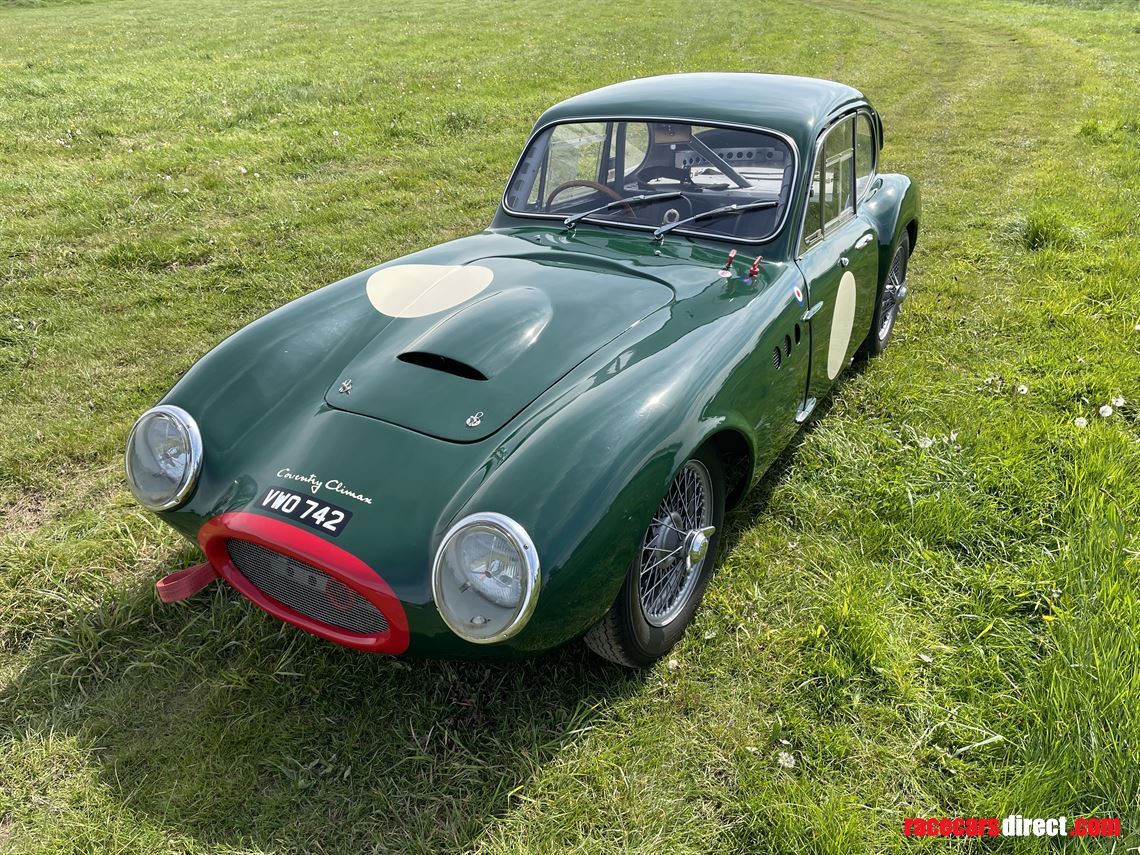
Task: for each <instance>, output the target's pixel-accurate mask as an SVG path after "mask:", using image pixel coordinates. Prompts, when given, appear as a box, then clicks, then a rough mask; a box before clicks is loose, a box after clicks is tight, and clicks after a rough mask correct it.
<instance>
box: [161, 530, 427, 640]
mask: <svg viewBox="0 0 1140 855" xmlns="http://www.w3.org/2000/svg"><path fill="white" fill-rule="evenodd" d="M198 544H199V545H200V546H201V547H202V551H203V552H205V553H206V558H207V559H208V561H209V568H210V569H212V570H213V571H214V573H213V574H211V573H209V572H208V571H207V570H205V569H204V568H203V569H201V570H200V569H199V568H195V570H196V571H198V572H196V573H192V574H191V575H190V577H189V578H190V579H192V580H193V582H194V583H200V584H198V587H197V588H194V587H193V585H192V584H190V585H187V584H183V585H182V586H181V587H178V588H174V589H172V588H171V583H172V581H173V583H174V584H175V585H177V584H178V583H179V582H182V580H183V579H186V578H187V577H185V576H182V575H180V574H172V575H171V576H168V577H166V579H164V580H162V581H161V582H160V583H159V594H160V596H163V591H164V585H165V589H166V590H167V591H171V590H177V591H178V593H179V594H180V596H176V597H173V598H176V599H181V598H182V596H189V595H190V594H192V593H194V591H195V590H199V589H200V588H201V587H202V585H204V584H206V583H207V582H208V581H209V580H210V578H212V576H213V575H214V574H216V575H217V576H221V577H222V578H223V579H225V580H226V581H227V582H229V584H230V585H232V586H233V587H234V588H236V589H237V591H238V592H239V593H240V594H241V595H242V596H244V597H245V598H246V599H248V600H249V601H250V602H252V603H253V604H254V605H256V606H257V607H259V608H261V609H263V610H265V611H267V612H269V614H271V615H273V616H274V617H276V618H279V619H280V620H283V621H285V622H286V623H290V624H292V625H293V626H296V627H299V628H300V629H303V630H306V631H307V632H311V633H313V634H314V635H318V636H320V637H321V638H325V639H328V640H329V641H332V642H335V643H337V644H341V645H343V646H345V647H352V648H355V649H357V650H364V651H367V652H369V653H390V654H399V653H403V652H404V651H405V650H407V649H408V642H409V637H410V636H409V630H408V618H407V614H406V613H405V611H404V607H403V604H402V603H401V602H400V600H399V598H397V597H396V595H395V593H393V591H392V589H391V587H389V585H388V583H387V582H385V581H384V580H383V579H382V578H381V577H380V576H379V574H377V573H376V571H374V570H373V569H372V568H371V567H369V566H368V565H367V564H365V563H364V562H363V561H361V560H360V559H359V558H357V557H356V556H355V555H352V554H351V553H349V552H346V551H345V550H343V549H341V548H340V547H338V546H334V545H333V544H331V543H329V542H327V541H325V540H323V539H321V538H320V537H318V536H316V535H315V534H310V533H309V532H307V531H303V530H301V529H299V528H296V527H294V526H291V525H289V524H288V523H285V522H281V521H278V520H274V519H270V518H268V517H264V516H260V515H258V514H250V513H244V512H240V511H239V512H232V513H223V514H220V515H218V516H216V517H214V518H212V519H210V520H209V521H208V522H206V524H205V525H203V526H202V528H201V529H200V530H199V532H198ZM182 573H183V574H184V573H186V571H182ZM163 599H168V597H166V596H164V597H163Z"/></svg>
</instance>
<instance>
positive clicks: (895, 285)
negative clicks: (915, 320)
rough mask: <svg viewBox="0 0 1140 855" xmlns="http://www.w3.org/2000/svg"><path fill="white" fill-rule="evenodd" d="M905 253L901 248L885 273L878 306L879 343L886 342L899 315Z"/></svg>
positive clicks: (904, 277) (904, 280) (904, 283)
mask: <svg viewBox="0 0 1140 855" xmlns="http://www.w3.org/2000/svg"><path fill="white" fill-rule="evenodd" d="M906 263H907V253H906V252H905V251H904V250H903V248H902V247H899V251H898V252H896V253H895V257H894V259H893V260H892V261H891V269H890V271H889V272H888V273H887V280H886V282H884V283H883V296H882V300H881V302H880V304H879V325H878V336H879V341H881V342H883V341H886V340H887V339H888V338H889V337H890V334H891V329H892V328H893V327H894V325H895V318H896V317H898V313H899V294H900V293H902V290H903V287H904V286H905V285H906Z"/></svg>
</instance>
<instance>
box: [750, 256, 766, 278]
mask: <svg viewBox="0 0 1140 855" xmlns="http://www.w3.org/2000/svg"><path fill="white" fill-rule="evenodd" d="M763 260H764V258H763V256H760V255H758V256H756V260H755V261H753V262H752V266H751V267H749V268H748V278H749V279H755V278H756V277H757V276H759V275H760V262H761V261H763Z"/></svg>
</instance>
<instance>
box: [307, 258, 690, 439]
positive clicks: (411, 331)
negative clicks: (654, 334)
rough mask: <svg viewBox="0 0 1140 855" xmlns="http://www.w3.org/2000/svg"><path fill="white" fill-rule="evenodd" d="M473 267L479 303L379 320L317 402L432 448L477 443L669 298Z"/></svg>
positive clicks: (568, 272)
mask: <svg viewBox="0 0 1140 855" xmlns="http://www.w3.org/2000/svg"><path fill="white" fill-rule="evenodd" d="M479 265H480V266H481V267H485V268H487V269H488V270H489V272H492V273H493V278H492V280H491V281H490V283H489V284H488V285H487V287H485V288H484V289H483V290H482V291H481V292H480V293H479V294H478V295H476V296H473V297H469V298H468V299H467V300H466V301H463V302H461V303H459V304H458V305H456V306H454V307H452V308H447V309H442V310H439V311H436V312H433V313H431V314H425V315H422V316H418V317H409V316H407V315H404V316H400V317H388V316H378V318H377V321H378V322H379V323H378V327H379V329H378V332H377V333H376V335H375V336H374V337H373V338H372V339H371V341H368V342H367V343H366V344H365V345H364V346H363V347H362V348H361V349H360V350H359V352H357V353H356V355H355V356H354V357H353V358H352V359H351V360H350V361H349V363H348V364H347V365H346V366H345V367H344V368H343V369H342V370H341V372H340V375H339V376H338V377H337V378H336V380H335V381H334V382H333V384H332V385H331V386H330V387H329V389H328V391H327V392H326V394H325V402H326V403H327V404H328V405H329V406H330V407H334V408H336V409H339V410H347V411H348V412H353V413H359V414H360V415H364V416H370V417H372V418H375V419H381V420H383V421H386V422H391V423H392V424H396V425H400V426H402V427H406V428H408V429H410V430H414V431H418V432H420V433H425V434H428V435H429V436H434V437H438V438H439V439H445V440H450V441H452V442H476V441H478V440H481V439H484V438H486V437H488V436H490V435H491V434H493V433H494V432H495V431H497V430H498V429H499V428H500V427H502V426H503V425H504V424H506V423H507V422H508V421H510V420H511V419H512V418H514V416H515V415H517V414H518V413H519V412H520V411H521V410H522V409H523V408H524V407H526V406H527V405H528V404H530V403H531V402H532V401H533V400H534V399H535V398H537V397H538V396H539V395H541V394H542V393H543V392H545V391H546V390H547V389H549V388H550V387H551V386H552V385H553V384H554V383H556V382H557V381H558V380H559V379H560V378H561V377H563V376H564V375H565V374H566V373H567V372H568V371H570V370H571V369H572V368H573V367H574V366H575V365H577V364H578V363H580V362H581V361H582V360H583V359H585V358H586V357H588V356H589V355H590V354H592V353H594V352H595V351H596V350H597V349H598V348H599V347H601V346H602V345H604V344H606V343H607V342H610V341H612V340H613V339H615V338H616V337H617V336H619V335H621V333H622V332H623V331H625V330H626V329H628V328H629V327H630V326H632V325H633V324H635V323H637V322H638V321H640V320H641V319H642V318H644V317H645V316H646V315H648V314H649V313H651V312H653V311H655V310H657V309H659V308H661V307H662V306H664V305H667V304H668V303H669V302H670V300H671V299H672V297H673V292H672V290H671V289H670V288H668V287H666V286H664V285H662V284H660V283H658V282H654V281H651V280H647V279H644V278H642V277H640V276H636V275H629V274H620V273H613V272H609V271H606V272H605V273H599V272H598V271H594V270H583V269H577V268H566V267H555V266H552V265H548V264H542V263H539V262H536V261H531V260H525V259H521V258H504V257H495V258H482V259H480V260H479ZM372 296H373V295H371V294H370V298H371V297H372ZM372 305H373V306H374V305H375V302H373V303H372ZM381 315H382V313H381ZM349 380H351V381H352V382H351V384H349V390H348V391H346V392H342V391H341V389H342V387H343V386H344V385H345V383H346V381H349Z"/></svg>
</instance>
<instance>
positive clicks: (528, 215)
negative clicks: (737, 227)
mask: <svg viewBox="0 0 1140 855" xmlns="http://www.w3.org/2000/svg"><path fill="white" fill-rule="evenodd" d="M578 122H646V123H649V122H661V123H666V124H668V123H678V124H699V125H702V126H703V127H708V128H723V129H725V130H735V131H753V132H755V133H761V134H768V135H770V136H772V137H775V138H776V139H778V140H780V141H782V142H783V143H785V144H786V145H787V146H788V148H789V149H790V150H791V152H792V175H791V178H790V180H789V181H788V186H789V190H788V201H787V204H785V205H784V210H783V211H782V212H781V214H780V219H779V221H778V222H777V223H776V225H775V226H774V227H773V229H772V231H771V232H769V233H768V234H767V235H764V236H763V237H759V238H745V237H739V236H734V235H725V234H720V233H717V232H706V231H700V230H699V229H685V228H681V229H674V230H673V231H672V234H677V235H685V236H686V237H699V238H706V239H708V240H719V241H732V242H733V243H740V244H748V245H756V244H763V243H770V242H771V241H773V240H776V239H777V238H778V237H779V236H780V235H781V234H782V233H783V231H784V225H785V224H786V223H787V221H788V217H789V213H790V211H791V209H792V208H793V207H794V205H793V202H794V201H795V199H794V195H795V190H796V183H797V181H798V180H799V175H800V151H799V147H798V146H797V145H796V141H795V140H793V139H792V138H791V137H790V136H788V135H787V134H785V133H783V132H781V131H776V130H773V129H771V128H765V127H763V126H761V125H746V124H737V123H733V122H710V121H708V120H706V119H698V118H694V117H692V116H689V117H684V116H640V115H639V116H574V117H573V118H568V119H558V120H555V121H551V122H546V123H545V124H543V125H540V126H539V127H537V128H535V130H534V131H533V133H531V135H530V136H529V137H528V138H527V141H526V145H524V146H523V148H522V152H521V153H520V154H519V157H518V160H516V161H515V166H514V169H512V170H511V177H510V178H509V179H508V180H507V185H506V189H504V190H503V197H502V199H501V200H500V202H499V205H500V207H501V208H502V209H503V211H504V212H505V213H507V214H510V215H511V216H512V217H523V218H525V219H535V220H557V221H559V222H561V221H563V220H565V219H566V217H565V216H564V215H562V214H537V213H535V212H533V211H516V210H514V209H513V208H511V207H510V206H509V205H508V204H507V194H508V193H509V192H510V189H511V185H512V184H513V183H514V181H515V176H516V175H518V171H519V167H520V166H521V165H522V161H523V158H524V157H525V156H526V153H527V152H528V151H530V147H531V144H532V143H533V142H534V141H535V139H536V138H537V137H538V136H539V135H540V134H542V133H543V132H544V131H546V130H547V129H548V128H552V127H554V126H555V125H568V124H573V123H578ZM582 222H586V223H589V222H600V223H604V224H605V225H607V226H614V227H617V228H623V229H630V230H631V231H639V232H652V231H653V230H654V229H655V228H656V226H643V225H640V224H639V223H625V222H622V221H621V220H594V218H592V217H587V218H586V219H585V220H583V221H582Z"/></svg>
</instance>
